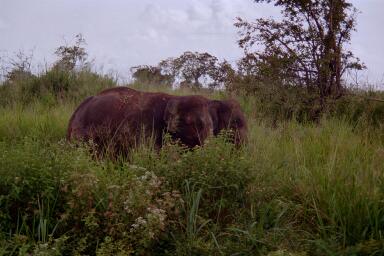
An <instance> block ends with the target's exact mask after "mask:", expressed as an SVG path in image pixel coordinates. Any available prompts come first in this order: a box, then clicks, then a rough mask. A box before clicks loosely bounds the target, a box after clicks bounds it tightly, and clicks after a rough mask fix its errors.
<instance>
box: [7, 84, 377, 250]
mask: <svg viewBox="0 0 384 256" xmlns="http://www.w3.org/2000/svg"><path fill="white" fill-rule="evenodd" d="M143 89H145V90H154V89H153V88H143ZM164 90H165V89H163V91H164ZM167 90H169V89H167ZM84 93H85V92H84ZM174 93H176V94H189V93H191V92H190V91H177V92H174ZM200 93H201V92H200ZM203 93H204V94H206V95H208V96H209V97H215V98H220V97H223V95H221V94H218V93H216V94H214V95H213V94H209V93H208V92H203ZM80 98H81V97H79V98H78V99H72V100H69V99H64V100H63V99H61V100H59V101H58V102H56V103H52V101H47V100H45V99H46V97H43V98H42V99H38V100H36V101H34V102H32V103H29V104H25V103H23V104H6V105H4V106H3V107H1V108H0V177H1V178H0V232H1V233H0V255H24V254H28V253H29V254H33V255H62V254H64V255H84V254H85V255H94V254H97V255H115V254H116V255H131V254H133V255H383V254H384V237H383V228H384V176H383V175H384V161H383V160H384V138H383V129H382V126H380V125H379V126H377V125H376V126H375V125H371V123H370V122H367V118H366V117H364V118H357V119H356V120H354V121H353V122H351V120H349V119H346V118H344V117H338V118H336V117H327V118H323V119H321V120H320V122H319V123H318V124H314V123H306V122H298V121H296V120H286V121H279V122H278V123H277V124H276V122H272V121H271V119H269V118H266V117H265V115H261V114H260V113H261V111H262V109H261V107H260V106H261V105H257V101H258V99H256V98H253V99H252V98H247V99H240V101H241V103H242V105H243V107H244V109H245V110H246V114H247V116H248V119H249V137H250V140H249V143H248V145H246V146H245V147H244V148H242V149H240V150H236V149H234V148H233V147H232V145H230V144H227V143H226V142H225V138H223V137H221V138H215V139H211V140H210V141H209V143H208V144H207V145H206V146H205V147H204V148H197V149H195V150H193V151H185V150H184V149H182V148H180V147H178V146H176V145H172V144H171V143H168V144H166V146H165V147H164V148H163V149H162V150H161V151H160V152H159V153H156V152H154V151H153V150H151V148H150V147H147V146H142V147H140V148H138V149H135V150H134V151H133V152H132V153H131V159H129V160H127V159H120V160H119V161H115V162H112V161H109V160H107V159H104V160H95V159H93V158H92V157H91V156H90V154H89V153H88V150H87V149H86V147H75V146H73V145H69V144H68V143H67V142H66V141H65V140H64V138H65V132H66V127H67V122H68V119H69V117H70V115H71V114H72V111H73V110H74V108H75V107H76V104H77V103H78V101H79V100H80ZM257 106H259V107H257Z"/></svg>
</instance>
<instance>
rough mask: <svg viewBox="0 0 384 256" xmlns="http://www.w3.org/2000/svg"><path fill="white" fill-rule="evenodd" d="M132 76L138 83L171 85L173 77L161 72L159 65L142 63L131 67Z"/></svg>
mask: <svg viewBox="0 0 384 256" xmlns="http://www.w3.org/2000/svg"><path fill="white" fill-rule="evenodd" d="M131 72H132V77H133V79H135V81H136V82H138V83H143V84H155V85H172V84H173V82H174V77H173V76H172V75H171V74H167V73H164V74H163V73H162V70H161V68H160V67H154V66H148V65H142V66H137V67H132V68H131Z"/></svg>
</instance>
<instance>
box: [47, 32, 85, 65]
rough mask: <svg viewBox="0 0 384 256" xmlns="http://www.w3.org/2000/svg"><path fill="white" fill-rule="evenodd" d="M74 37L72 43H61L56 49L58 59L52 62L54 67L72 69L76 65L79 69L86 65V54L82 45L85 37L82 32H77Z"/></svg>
mask: <svg viewBox="0 0 384 256" xmlns="http://www.w3.org/2000/svg"><path fill="white" fill-rule="evenodd" d="M75 38H76V42H75V43H74V45H62V46H59V47H58V48H57V49H56V51H55V54H56V55H57V56H58V57H59V60H57V61H56V63H55V64H54V67H53V68H54V69H60V70H65V71H73V70H74V69H75V68H76V65H77V66H78V67H79V68H80V69H82V68H85V67H87V66H88V64H89V63H88V62H87V56H88V54H87V52H86V50H85V48H84V47H83V45H85V44H86V43H85V39H84V37H83V35H82V34H77V35H76V36H75Z"/></svg>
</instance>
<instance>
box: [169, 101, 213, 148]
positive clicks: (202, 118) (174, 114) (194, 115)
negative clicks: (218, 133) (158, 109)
mask: <svg viewBox="0 0 384 256" xmlns="http://www.w3.org/2000/svg"><path fill="white" fill-rule="evenodd" d="M164 121H165V125H166V130H167V132H169V133H170V134H171V136H172V138H173V139H179V140H180V141H181V142H182V143H183V144H185V145H187V146H188V147H194V146H197V145H199V146H201V145H203V143H204V141H205V139H206V138H207V137H208V136H210V135H212V132H213V124H212V119H211V116H210V114H209V109H208V100H207V99H205V98H204V97H201V96H179V97H174V98H171V99H170V100H169V101H168V103H167V105H166V108H165V110H164Z"/></svg>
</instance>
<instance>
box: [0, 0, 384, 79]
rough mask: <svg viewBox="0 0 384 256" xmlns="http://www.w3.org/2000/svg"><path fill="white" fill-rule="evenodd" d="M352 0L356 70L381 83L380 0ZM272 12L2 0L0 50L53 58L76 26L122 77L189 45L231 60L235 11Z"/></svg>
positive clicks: (161, 3) (239, 1)
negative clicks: (357, 12) (362, 65)
mask: <svg viewBox="0 0 384 256" xmlns="http://www.w3.org/2000/svg"><path fill="white" fill-rule="evenodd" d="M352 2H353V4H354V5H355V6H356V7H357V8H358V9H359V10H360V11H361V14H360V15H359V16H358V27H357V29H358V31H357V32H356V33H355V34H354V35H353V38H352V44H351V46H350V47H351V48H352V49H353V50H354V52H355V53H356V55H357V56H358V57H360V58H361V59H362V60H363V61H364V62H365V63H366V65H367V66H368V71H367V72H365V73H364V75H363V76H362V77H364V78H368V79H369V80H370V82H372V83H375V84H383V76H384V68H383V67H384V51H383V48H384V44H383V41H384V33H383V32H382V31H383V28H382V26H384V15H383V11H384V0H353V1H352ZM278 13H279V12H278V10H276V8H275V7H273V5H266V4H263V5H261V4H255V3H254V2H253V1H252V0H156V1H153V0H152V1H151V0H109V1H106V0H105V1H96V0H24V1H22V0H0V54H1V55H4V54H8V55H12V54H13V53H14V52H16V51H18V50H23V51H25V52H28V51H29V50H31V49H33V51H34V64H35V65H36V64H38V63H39V64H43V63H46V62H47V63H52V62H53V61H54V59H55V56H54V55H53V52H54V51H55V48H57V47H58V46H59V45H62V44H63V43H64V42H65V41H67V42H68V43H73V42H74V36H75V35H76V34H78V33H82V34H83V35H84V38H85V40H86V42H87V47H86V48H87V50H88V52H89V55H90V57H92V58H94V59H95V64H96V66H97V67H98V69H99V70H103V71H104V72H108V71H110V70H114V71H116V72H118V74H120V75H121V76H123V77H124V76H126V75H127V74H128V71H129V68H130V67H132V66H135V65H141V64H150V65H155V64H157V63H158V62H159V61H160V60H162V59H165V58H167V57H175V56H178V55H180V54H181V53H182V52H184V51H187V50H190V51H204V52H209V53H211V54H213V55H215V56H217V57H219V58H221V59H223V58H225V59H227V60H229V61H230V62H232V63H234V62H235V61H236V60H237V59H239V58H240V57H241V55H242V51H241V50H240V49H239V48H238V46H237V43H236V41H237V39H238V37H237V33H236V29H235V28H234V26H233V23H234V20H235V17H237V16H240V17H243V18H247V19H249V20H252V19H255V18H258V17H266V16H267V17H268V16H272V17H273V16H276V15H278ZM1 55H0V56H1Z"/></svg>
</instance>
